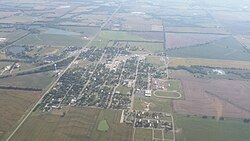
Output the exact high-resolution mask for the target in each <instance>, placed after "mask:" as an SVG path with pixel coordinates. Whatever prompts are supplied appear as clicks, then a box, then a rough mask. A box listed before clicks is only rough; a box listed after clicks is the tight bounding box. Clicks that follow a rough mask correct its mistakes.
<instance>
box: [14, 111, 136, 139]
mask: <svg viewBox="0 0 250 141" xmlns="http://www.w3.org/2000/svg"><path fill="white" fill-rule="evenodd" d="M120 117H121V111H113V110H100V109H92V108H76V107H70V108H68V107H65V108H63V109H61V110H58V111H51V112H49V113H42V112H38V111H37V112H34V113H33V114H32V115H31V116H30V117H29V119H28V120H27V121H26V122H25V123H24V125H23V126H22V128H20V130H19V131H18V132H17V133H16V135H15V136H14V137H13V139H12V140H13V141H15V140H18V141H25V140H34V139H36V140H38V141H39V140H41V141H44V140H61V141H66V140H71V141H82V140H84V141H88V140H91V141H99V140H100V139H101V140H102V141H110V140H121V141H127V140H130V139H131V135H132V134H131V133H132V129H131V128H132V127H129V126H128V125H126V124H120ZM103 119H105V120H106V122H107V124H108V127H109V128H108V130H107V131H99V130H98V125H99V123H100V122H101V121H103ZM30 126H32V127H33V128H30Z"/></svg>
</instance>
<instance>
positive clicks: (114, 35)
mask: <svg viewBox="0 0 250 141" xmlns="http://www.w3.org/2000/svg"><path fill="white" fill-rule="evenodd" d="M97 39H100V40H132V41H145V40H146V39H144V38H142V37H140V36H138V35H133V34H132V33H130V32H120V31H102V32H101V33H100V34H99V36H98V38H97Z"/></svg>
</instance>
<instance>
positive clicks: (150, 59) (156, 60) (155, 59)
mask: <svg viewBox="0 0 250 141" xmlns="http://www.w3.org/2000/svg"><path fill="white" fill-rule="evenodd" d="M146 62H147V63H149V64H153V65H156V66H164V65H165V64H164V60H163V58H162V57H160V56H147V57H146Z"/></svg>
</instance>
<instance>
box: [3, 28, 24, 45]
mask: <svg viewBox="0 0 250 141" xmlns="http://www.w3.org/2000/svg"><path fill="white" fill-rule="evenodd" d="M27 33H28V32H27V31H25V30H10V31H9V32H3V31H0V38H6V40H5V42H12V41H15V40H16V39H18V38H20V37H22V36H24V35H25V34H27ZM1 43H2V42H0V44H1Z"/></svg>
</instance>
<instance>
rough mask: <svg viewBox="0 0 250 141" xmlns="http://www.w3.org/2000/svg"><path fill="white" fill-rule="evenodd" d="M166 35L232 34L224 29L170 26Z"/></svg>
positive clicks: (166, 29) (166, 30)
mask: <svg viewBox="0 0 250 141" xmlns="http://www.w3.org/2000/svg"><path fill="white" fill-rule="evenodd" d="M165 32H166V33H197V34H201V33H204V34H208V33H209V34H218V35H221V34H222V35H223V34H224V35H229V34H230V33H229V32H228V31H226V30H225V29H223V28H204V27H180V26H179V27H174V26H168V27H167V28H165Z"/></svg>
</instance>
